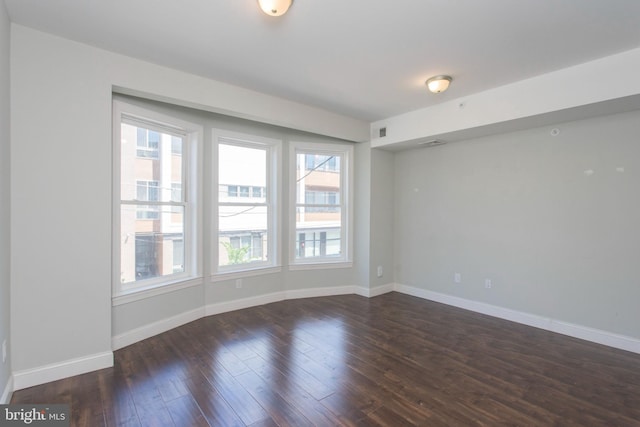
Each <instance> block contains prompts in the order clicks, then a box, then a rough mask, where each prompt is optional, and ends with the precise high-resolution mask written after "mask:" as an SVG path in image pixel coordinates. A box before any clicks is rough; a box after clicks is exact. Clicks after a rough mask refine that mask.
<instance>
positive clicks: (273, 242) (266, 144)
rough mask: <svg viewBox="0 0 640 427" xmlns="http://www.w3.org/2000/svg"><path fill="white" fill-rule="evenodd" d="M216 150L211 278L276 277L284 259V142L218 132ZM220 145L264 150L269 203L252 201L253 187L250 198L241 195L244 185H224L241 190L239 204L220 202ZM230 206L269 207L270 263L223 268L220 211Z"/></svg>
mask: <svg viewBox="0 0 640 427" xmlns="http://www.w3.org/2000/svg"><path fill="white" fill-rule="evenodd" d="M212 135H213V138H212V150H211V171H212V176H211V215H210V217H211V235H210V241H209V244H210V249H211V250H210V252H211V259H210V266H211V267H210V268H211V271H210V276H211V281H212V282H217V281H222V280H228V279H231V278H238V277H245V276H253V275H257V274H261V273H265V274H267V273H272V272H275V271H280V270H281V256H280V252H281V251H280V245H281V244H280V240H281V239H280V234H281V226H280V225H281V216H282V215H281V214H280V209H279V200H280V183H281V182H282V172H281V169H282V168H281V167H279V166H280V164H281V161H282V140H280V139H275V138H268V137H264V136H261V135H254V134H248V133H240V132H233V131H228V130H223V129H218V128H213V129H212ZM220 144H226V145H235V146H238V147H246V148H253V149H256V148H259V149H264V150H265V152H266V155H267V165H266V171H267V177H266V178H267V181H266V188H265V189H264V191H265V192H266V197H265V202H264V204H263V203H257V202H255V201H252V199H253V197H251V192H252V188H253V186H248V188H249V197H243V196H241V195H240V193H241V190H240V187H241V185H240V184H235V183H222V185H224V186H226V187H228V186H236V187H237V191H238V193H237V196H236V198H237V199H238V200H237V201H234V202H223V203H221V202H220V198H219V194H220V185H221V183H220V176H219V163H218V160H219V146H220ZM221 204H224V205H226V206H242V205H247V206H252V205H264V206H266V207H267V236H268V240H267V253H268V254H269V259H268V260H267V261H254V262H248V263H244V264H234V265H224V266H221V265H219V262H220V252H219V251H220V244H219V234H220V230H219V216H218V215H219V207H220V206H221Z"/></svg>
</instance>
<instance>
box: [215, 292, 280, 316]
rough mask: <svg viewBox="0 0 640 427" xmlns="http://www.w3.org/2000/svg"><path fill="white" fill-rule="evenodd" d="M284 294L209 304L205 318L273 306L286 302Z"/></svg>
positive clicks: (277, 293)
mask: <svg viewBox="0 0 640 427" xmlns="http://www.w3.org/2000/svg"><path fill="white" fill-rule="evenodd" d="M284 296H285V294H284V292H273V293H271V294H264V295H258V296H255V297H249V298H242V299H236V300H233V301H226V302H219V303H216V304H209V305H207V306H206V307H205V308H204V315H205V316H212V315H214V314H220V313H227V312H229V311H235V310H242V309H244V308H249V307H255V306H258V305H264V304H271V303H272V302H278V301H282V300H284Z"/></svg>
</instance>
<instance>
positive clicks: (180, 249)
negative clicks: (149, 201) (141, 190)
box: [120, 205, 185, 284]
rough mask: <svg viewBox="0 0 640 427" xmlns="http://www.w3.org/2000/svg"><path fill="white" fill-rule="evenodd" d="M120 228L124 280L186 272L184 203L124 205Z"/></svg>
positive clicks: (124, 281)
mask: <svg viewBox="0 0 640 427" xmlns="http://www.w3.org/2000/svg"><path fill="white" fill-rule="evenodd" d="M141 213H143V214H142V215H141ZM120 230H121V234H120V269H121V271H120V281H121V283H125V284H126V283H132V282H135V281H137V280H143V279H149V278H153V277H162V276H167V275H170V274H174V273H182V272H184V271H185V269H184V268H185V267H184V259H185V254H184V243H183V242H184V208H183V207H182V206H173V207H171V206H162V207H159V206H145V205H122V207H121V212H120Z"/></svg>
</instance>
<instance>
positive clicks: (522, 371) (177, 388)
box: [12, 293, 640, 427]
mask: <svg viewBox="0 0 640 427" xmlns="http://www.w3.org/2000/svg"><path fill="white" fill-rule="evenodd" d="M12 403H68V404H70V405H71V410H72V425H73V426H89V427H96V426H161V427H165V426H174V425H175V426H225V427H226V426H256V427H257V426H296V427H298V426H334V425H339V426H394V427H395V426H409V425H419V426H503V425H510V426H640V355H637V354H633V353H628V352H624V351H621V350H615V349H611V348H608V347H605V346H600V345H597V344H593V343H588V342H585V341H580V340H577V339H573V338H570V337H566V336H562V335H557V334H553V333H550V332H546V331H542V330H539V329H535V328H530V327H526V326H522V325H518V324H515V323H511V322H507V321H503V320H499V319H495V318H491V317H488V316H483V315H480V314H476V313H472V312H468V311H464V310H460V309H456V308H453V307H448V306H445V305H441V304H437V303H433V302H429V301H425V300H422V299H419V298H414V297H411V296H407V295H402V294H399V293H389V294H386V295H382V296H379V297H375V298H371V299H368V298H364V297H360V296H355V295H346V296H335V297H323V298H310V299H301V300H291V301H284V302H279V303H274V304H269V305H265V306H261V307H254V308H250V309H246V310H239V311H235V312H231V313H225V314H220V315H216V316H210V317H207V318H204V319H200V320H198V321H195V322H192V323H189V324H187V325H184V326H182V327H180V328H177V329H173V330H171V331H168V332H166V333H163V334H161V335H158V336H156V337H153V338H150V339H147V340H145V341H142V342H139V343H136V344H134V345H131V346H129V347H126V348H123V349H121V350H118V351H116V352H115V366H114V367H113V368H110V369H103V370H101V371H97V372H92V373H89V374H85V375H80V376H77V377H73V378H68V379H64V380H61V381H56V382H52V383H48V384H44V385H41V386H37V387H32V388H29V389H24V390H20V391H17V392H15V393H14V394H13V398H12Z"/></svg>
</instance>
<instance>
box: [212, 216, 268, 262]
mask: <svg viewBox="0 0 640 427" xmlns="http://www.w3.org/2000/svg"><path fill="white" fill-rule="evenodd" d="M219 212H220V213H219V217H218V227H219V230H220V231H219V233H218V243H219V245H220V247H219V259H218V265H220V266H224V265H234V264H246V263H251V262H258V261H267V259H268V254H267V243H268V240H267V207H266V206H257V205H256V206H247V205H243V206H220V208H219Z"/></svg>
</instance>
